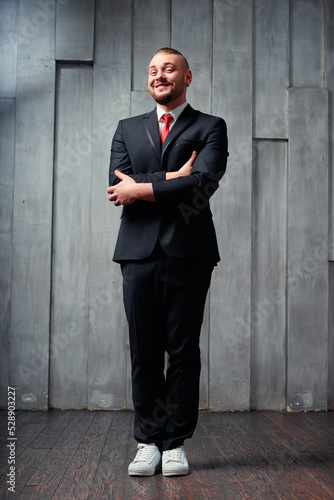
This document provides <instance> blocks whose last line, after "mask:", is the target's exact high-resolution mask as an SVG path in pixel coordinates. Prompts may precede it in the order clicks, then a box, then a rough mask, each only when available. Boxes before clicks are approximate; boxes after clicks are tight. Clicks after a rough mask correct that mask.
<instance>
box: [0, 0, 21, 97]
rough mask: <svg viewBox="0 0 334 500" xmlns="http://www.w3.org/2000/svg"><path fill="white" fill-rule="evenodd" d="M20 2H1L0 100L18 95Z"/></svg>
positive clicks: (8, 0)
mask: <svg viewBox="0 0 334 500" xmlns="http://www.w3.org/2000/svg"><path fill="white" fill-rule="evenodd" d="M18 18H19V1H18V0H2V2H0V33H1V37H0V99H10V98H14V97H15V95H16V62H17V38H18V29H17V28H18Z"/></svg>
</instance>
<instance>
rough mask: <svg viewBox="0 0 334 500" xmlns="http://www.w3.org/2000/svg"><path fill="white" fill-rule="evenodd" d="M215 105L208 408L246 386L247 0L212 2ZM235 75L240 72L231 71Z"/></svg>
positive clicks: (244, 398)
mask: <svg viewBox="0 0 334 500" xmlns="http://www.w3.org/2000/svg"><path fill="white" fill-rule="evenodd" d="M213 22H214V34H213V91H212V92H213V94H212V95H213V107H212V109H213V110H214V113H215V114H217V115H218V116H222V117H223V118H224V119H225V120H226V123H227V131H228V137H229V152H230V157H229V159H228V163H227V173H226V174H225V176H224V178H223V180H222V181H221V183H220V185H221V187H220V189H219V191H218V192H217V193H216V194H215V195H214V197H213V201H212V208H213V216H214V220H215V221H216V229H217V237H218V244H219V248H220V254H221V258H222V260H221V262H220V263H219V264H218V267H217V268H216V269H215V270H214V272H213V280H212V285H211V293H210V388H209V392H210V407H211V408H215V409H218V410H219V409H226V410H227V409H235V410H237V409H247V408H249V392H250V378H249V377H250V373H249V372H250V369H249V364H250V296H251V161H252V48H251V47H252V4H251V2H237V3H235V2H234V3H233V4H231V2H223V1H219V0H217V1H215V2H214V20H213ZM235 74H238V78H235Z"/></svg>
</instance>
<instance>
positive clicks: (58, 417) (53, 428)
mask: <svg viewBox="0 0 334 500" xmlns="http://www.w3.org/2000/svg"><path fill="white" fill-rule="evenodd" d="M48 415H49V416H50V421H49V422H48V424H47V427H46V428H45V429H44V430H43V431H42V432H41V433H40V434H39V435H38V436H37V437H36V439H34V441H33V442H32V444H31V446H32V447H33V448H48V449H50V448H53V447H54V446H55V445H56V443H57V441H58V439H60V437H61V436H62V435H63V434H64V432H65V431H66V430H67V428H68V426H69V425H70V424H71V422H72V420H73V419H74V417H75V411H74V410H70V411H61V410H50V411H49V412H48Z"/></svg>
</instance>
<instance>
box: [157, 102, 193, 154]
mask: <svg viewBox="0 0 334 500" xmlns="http://www.w3.org/2000/svg"><path fill="white" fill-rule="evenodd" d="M196 114H197V113H196V111H195V110H194V109H193V108H192V107H191V106H190V105H189V104H188V106H187V107H186V108H185V109H184V111H183V112H182V113H181V114H180V116H179V117H178V119H177V120H176V123H175V125H174V126H173V127H172V130H171V131H170V132H169V134H168V135H167V137H166V140H165V142H164V144H163V147H162V156H163V155H164V154H165V151H166V150H167V149H168V146H169V144H170V143H171V142H172V141H173V140H174V139H175V138H176V137H177V136H179V135H180V134H181V133H182V132H183V131H184V130H185V129H186V128H187V127H189V125H191V124H192V123H193V121H194V120H195V118H196Z"/></svg>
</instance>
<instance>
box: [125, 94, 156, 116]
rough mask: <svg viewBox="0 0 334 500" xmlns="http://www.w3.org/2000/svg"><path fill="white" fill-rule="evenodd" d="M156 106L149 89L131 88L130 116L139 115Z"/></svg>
mask: <svg viewBox="0 0 334 500" xmlns="http://www.w3.org/2000/svg"><path fill="white" fill-rule="evenodd" d="M155 106H156V103H155V101H154V100H153V98H152V96H151V94H150V93H149V91H148V90H147V91H145V92H144V91H139V90H133V91H132V92H131V105H130V107H131V116H136V115H141V114H143V113H147V112H148V111H151V109H153V108H154V107H155Z"/></svg>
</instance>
